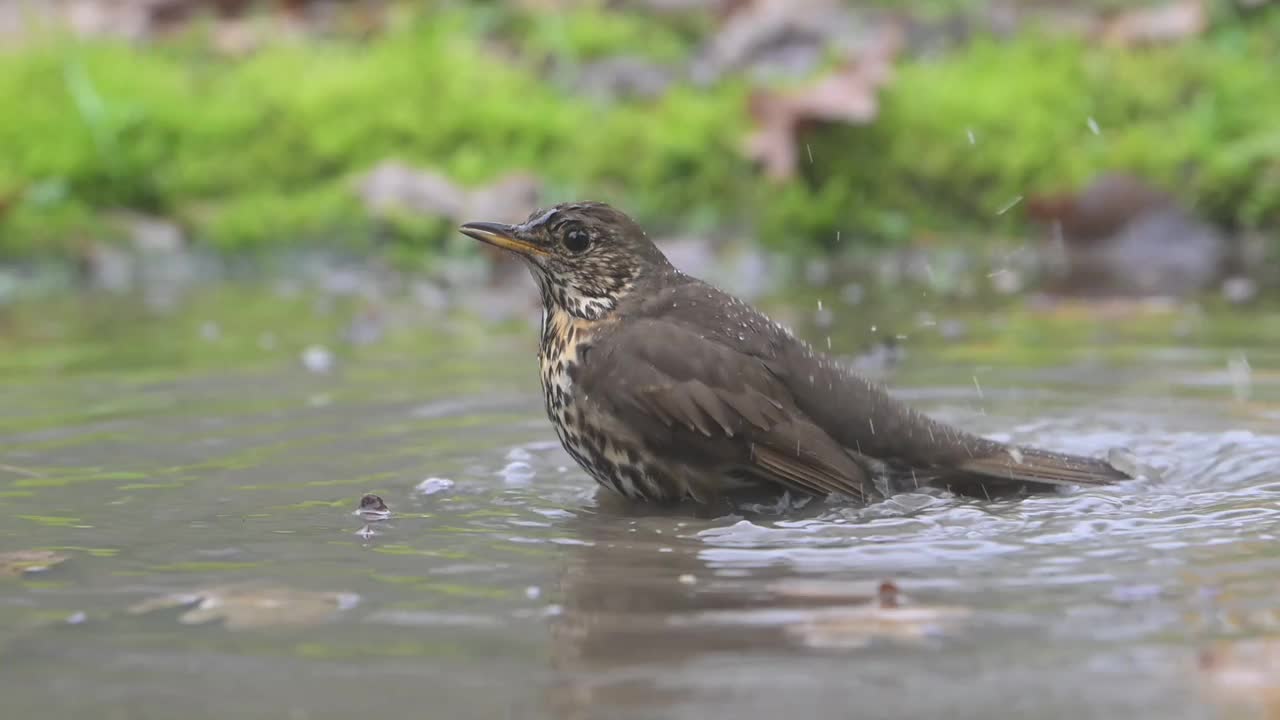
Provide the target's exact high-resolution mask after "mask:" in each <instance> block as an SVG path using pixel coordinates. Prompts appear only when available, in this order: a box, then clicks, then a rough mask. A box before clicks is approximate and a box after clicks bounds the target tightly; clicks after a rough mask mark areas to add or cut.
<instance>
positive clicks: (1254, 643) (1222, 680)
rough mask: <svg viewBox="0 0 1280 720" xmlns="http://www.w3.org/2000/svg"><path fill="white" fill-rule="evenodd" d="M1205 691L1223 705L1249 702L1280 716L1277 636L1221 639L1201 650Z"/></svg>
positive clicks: (1266, 713) (1269, 715)
mask: <svg viewBox="0 0 1280 720" xmlns="http://www.w3.org/2000/svg"><path fill="white" fill-rule="evenodd" d="M1199 670H1200V675H1201V679H1202V681H1203V682H1204V684H1205V686H1206V689H1207V691H1208V693H1209V694H1210V695H1211V696H1213V698H1214V699H1215V700H1217V701H1219V702H1221V703H1222V704H1224V705H1235V706H1251V707H1253V708H1255V709H1257V710H1260V711H1261V717H1266V718H1280V638H1261V639H1257V640H1241V641H1236V642H1224V643H1220V644H1218V645H1215V646H1212V647H1209V648H1205V649H1204V650H1202V651H1201V653H1200V663H1199Z"/></svg>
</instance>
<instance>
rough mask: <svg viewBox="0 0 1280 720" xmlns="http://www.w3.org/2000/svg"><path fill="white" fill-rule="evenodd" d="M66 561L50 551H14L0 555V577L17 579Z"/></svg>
mask: <svg viewBox="0 0 1280 720" xmlns="http://www.w3.org/2000/svg"><path fill="white" fill-rule="evenodd" d="M66 559H67V556H66V555H63V554H62V553H56V552H53V551H52V550H15V551H13V552H4V553H0V577H19V576H22V575H25V574H27V573H35V572H42V571H44V570H48V569H49V568H51V567H53V566H54V565H57V564H59V563H61V562H63V561H64V560H66Z"/></svg>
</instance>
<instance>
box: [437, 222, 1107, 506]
mask: <svg viewBox="0 0 1280 720" xmlns="http://www.w3.org/2000/svg"><path fill="white" fill-rule="evenodd" d="M461 231H462V232H463V233H464V234H466V235H468V236H470V237H472V238H475V239H477V240H480V241H482V242H485V243H489V244H491V245H496V246H498V247H500V248H504V249H506V250H509V251H511V252H514V253H515V254H516V255H518V256H519V257H520V258H521V259H522V260H524V262H525V263H526V264H527V265H528V267H529V269H530V271H531V272H532V273H533V277H534V279H535V280H536V281H537V283H538V286H539V288H540V290H541V294H542V304H543V310H544V314H543V321H542V340H541V348H540V351H539V353H538V356H539V361H540V364H541V370H542V391H543V396H544V399H545V402H546V410H547V415H548V417H549V418H550V419H551V422H552V424H553V425H554V426H555V428H556V433H557V434H558V435H559V436H560V442H561V443H562V444H563V445H564V448H565V450H567V451H568V452H569V454H570V455H572V456H573V458H574V459H575V460H576V461H577V462H578V463H579V464H580V465H581V466H582V467H583V468H584V469H585V470H586V471H587V472H588V473H589V474H590V475H591V476H592V477H593V478H595V480H596V481H597V482H599V483H600V484H601V485H603V486H605V487H607V488H609V489H611V490H614V491H616V492H618V493H620V494H622V495H624V496H626V497H628V498H632V499H636V500H648V501H655V502H676V501H682V500H693V501H696V502H699V503H713V502H718V501H720V500H721V499H725V498H727V497H730V496H731V495H733V494H735V491H738V490H745V489H750V488H754V489H757V490H758V489H768V490H775V491H777V492H778V494H781V492H782V491H792V492H796V493H801V494H806V495H816V496H827V495H844V496H849V497H851V498H854V499H858V500H870V499H875V498H877V497H879V496H882V495H884V494H888V493H892V492H895V491H896V490H897V489H902V488H904V487H911V486H912V485H914V486H917V487H918V486H920V485H923V484H931V485H940V486H947V487H950V488H952V489H953V490H955V491H957V492H963V493H966V494H974V495H977V496H979V497H981V496H983V495H991V494H995V493H997V492H1007V491H1010V490H1014V489H1020V488H1022V487H1029V488H1032V489H1035V488H1037V487H1038V488H1040V489H1043V488H1044V487H1045V486H1054V485H1103V484H1107V483H1110V482H1114V481H1118V480H1123V479H1127V478H1128V476H1127V475H1125V474H1124V473H1122V472H1119V471H1117V470H1116V469H1114V468H1112V467H1111V465H1109V464H1107V463H1105V462H1103V461H1101V460H1095V459H1090V458H1084V457H1076V456H1072V455H1064V454H1060V453H1054V452H1048V451H1045V450H1039V449H1035V448H1017V447H1013V446H1010V445H1006V444H1003V443H999V442H995V441H993V440H987V439H985V438H982V437H979V436H976V435H972V434H970V433H966V432H964V431H962V430H959V429H957V428H955V427H951V426H949V425H946V424H943V423H941V422H938V421H936V420H932V419H930V418H928V417H926V416H925V415H922V414H920V413H919V412H916V411H915V410H913V409H911V408H909V407H907V406H906V405H903V404H902V403H901V402H899V401H897V400H895V399H893V398H892V397H890V396H889V394H888V392H886V391H885V390H884V389H883V388H882V387H880V386H878V385H876V384H873V383H871V382H869V381H868V380H865V379H863V378H861V377H859V376H857V375H855V374H854V373H852V372H850V371H849V370H847V369H845V368H844V367H842V366H840V365H839V364H837V363H836V362H835V361H834V360H832V359H831V358H829V357H826V356H824V355H822V354H820V353H818V352H816V351H814V349H813V348H812V347H810V346H809V345H808V344H806V343H804V342H803V341H801V340H799V339H797V338H796V337H795V336H794V335H792V334H791V333H790V332H789V331H788V330H786V329H785V328H783V327H782V326H780V325H778V324H777V323H775V322H772V321H771V320H769V319H768V318H766V317H765V316H764V315H763V314H761V313H760V312H758V311H756V310H754V309H753V308H751V307H750V306H748V305H747V304H745V303H743V302H742V301H741V300H738V299H737V298H734V297H732V296H730V295H728V294H726V293H723V292H721V291H719V290H717V289H716V288H714V287H711V286H710V285H708V284H706V283H704V282H702V281H700V280H698V279H696V278H693V277H690V276H688V275H686V274H684V273H682V272H680V271H679V270H676V269H675V268H674V267H673V266H672V265H671V263H670V262H668V261H667V258H666V256H664V255H663V254H662V252H661V251H660V250H659V249H658V248H657V246H655V245H654V244H653V242H651V241H650V240H649V238H648V237H647V236H646V235H645V233H644V230H643V229H641V228H640V226H639V225H638V224H636V222H634V221H633V220H632V219H631V218H629V217H627V216H626V215H625V214H623V213H622V212H620V211H618V210H615V209H614V208H612V207H610V206H608V205H605V204H602V203H594V202H583V203H572V204H563V205H557V206H555V207H553V208H551V209H550V210H545V211H539V212H535V213H534V214H533V215H532V216H530V217H529V219H528V220H527V221H526V222H524V223H523V224H520V225H504V224H499V223H488V222H474V223H468V224H466V225H463V226H462V228H461Z"/></svg>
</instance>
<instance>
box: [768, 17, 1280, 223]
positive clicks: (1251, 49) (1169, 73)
mask: <svg viewBox="0 0 1280 720" xmlns="http://www.w3.org/2000/svg"><path fill="white" fill-rule="evenodd" d="M1273 16H1274V17H1272V18H1270V19H1271V20H1272V22H1271V23H1270V24H1269V26H1264V27H1260V28H1257V29H1255V30H1252V31H1250V32H1249V33H1243V31H1235V30H1231V29H1228V30H1226V31H1224V34H1223V35H1222V36H1211V37H1209V38H1207V39H1206V40H1205V41H1203V42H1200V43H1189V44H1185V45H1181V46H1178V47H1173V48H1162V49H1152V50H1147V51H1143V52H1126V51H1121V50H1112V49H1101V48H1096V47H1087V46H1084V45H1082V44H1080V43H1078V42H1074V41H1069V40H1061V39H1058V40H1051V39H1046V38H1039V37H1035V36H1025V37H1022V38H1019V39H1018V40H1017V41H1014V42H1008V43H1001V42H995V41H979V42H976V43H975V44H973V45H972V46H971V47H969V48H968V49H966V50H965V51H964V52H962V53H959V54H957V55H953V56H948V57H945V58H939V59H934V60H924V61H919V62H913V63H908V64H906V65H904V66H903V67H902V68H900V70H899V73H898V76H897V78H896V79H895V81H894V83H893V84H892V86H891V87H889V88H888V89H887V91H886V92H885V94H884V97H883V103H884V105H883V112H882V114H881V116H880V118H879V119H878V120H877V122H876V123H875V125H873V126H871V127H863V128H858V127H840V128H829V129H826V130H822V131H819V132H818V133H816V134H815V137H814V138H813V141H812V145H811V149H812V152H813V155H814V163H813V165H812V166H810V167H807V168H805V169H804V170H805V172H806V174H807V176H808V182H807V184H804V185H802V186H801V188H800V189H796V188H789V189H788V190H787V192H785V193H784V194H783V195H781V196H780V200H779V202H777V203H774V204H772V205H771V206H768V213H769V215H770V220H771V223H770V227H771V228H780V227H791V228H795V227H802V228H804V231H805V232H806V233H808V234H809V235H810V236H811V237H813V238H820V239H828V238H833V237H834V233H835V231H836V230H837V229H840V228H844V229H845V231H846V234H847V233H849V232H850V231H853V232H855V233H861V234H863V235H866V236H870V237H872V238H879V239H882V240H890V241H892V240H901V239H903V238H904V237H905V236H907V235H908V234H914V233H919V232H921V231H927V230H949V231H955V230H956V229H958V228H965V229H983V230H988V231H993V230H994V231H1013V230H1016V229H1017V226H1018V224H1019V223H1020V222H1021V221H1022V215H1021V213H1020V212H1017V211H1011V212H1006V213H1004V214H1001V212H1000V211H1001V210H1002V209H1005V208H1008V207H1009V206H1010V204H1012V203H1014V202H1015V201H1016V200H1017V199H1018V198H1019V197H1022V196H1025V195H1027V194H1030V193H1034V192H1045V191H1053V190H1061V189H1065V188H1068V187H1073V186H1078V185H1080V184H1082V183H1084V182H1086V181H1087V180H1088V179H1089V178H1090V177H1091V176H1092V175H1094V174H1095V173H1099V172H1103V171H1108V170H1123V171H1129V172H1134V173H1137V174H1139V175H1142V176H1145V177H1147V178H1150V179H1151V180H1152V181H1154V182H1157V183H1161V184H1163V185H1165V186H1167V187H1169V188H1171V189H1172V190H1174V191H1175V192H1177V193H1178V194H1179V195H1181V196H1182V197H1183V199H1184V200H1186V201H1187V202H1188V203H1190V204H1192V205H1195V206H1197V207H1198V208H1199V210H1200V211H1201V212H1204V213H1207V214H1208V215H1209V216H1210V217H1212V218H1213V219H1215V220H1217V221H1219V222H1223V223H1226V224H1231V225H1254V226H1257V225H1262V224H1264V223H1272V224H1274V223H1276V222H1277V221H1280V173H1278V172H1277V165H1276V164H1275V163H1276V161H1275V158H1276V157H1278V155H1277V150H1280V134H1278V133H1277V131H1276V129H1275V125H1274V123H1273V121H1272V120H1271V118H1273V117H1276V114H1277V113H1280V86H1277V85H1276V84H1275V83H1273V82H1271V81H1270V80H1268V78H1266V77H1264V76H1263V75H1262V74H1259V73H1257V72H1255V71H1254V70H1253V69H1254V68H1256V67H1259V66H1260V64H1261V65H1267V64H1269V63H1275V62H1276V61H1277V60H1280V42H1277V40H1276V37H1280V34H1277V33H1274V32H1272V33H1269V32H1268V30H1269V29H1276V30H1280V23H1277V22H1275V21H1276V20H1280V14H1273ZM1091 125H1093V126H1096V128H1097V132H1096V133H1095V132H1094V129H1093V127H1091ZM971 137H972V141H971V140H970V138H971ZM773 232H774V233H777V232H778V230H776V229H775V230H774V231H773Z"/></svg>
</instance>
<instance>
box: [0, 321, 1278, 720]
mask: <svg viewBox="0 0 1280 720" xmlns="http://www.w3.org/2000/svg"><path fill="white" fill-rule="evenodd" d="M296 302H298V303H301V305H295V306H293V307H292V308H291V309H290V308H289V307H287V303H286V309H285V310H279V311H278V312H277V313H276V314H266V315H259V316H256V317H252V318H248V317H243V316H240V315H237V314H234V313H229V312H225V311H223V312H220V311H219V310H218V309H217V306H216V305H211V306H202V307H199V308H198V310H199V312H195V311H193V313H192V315H191V316H190V317H188V316H187V315H186V314H184V315H183V316H181V317H177V318H171V319H169V320H165V321H163V322H160V321H139V324H140V325H142V326H143V327H139V328H137V329H135V330H133V331H126V330H121V329H120V328H119V327H116V328H115V329H113V330H112V332H104V331H102V330H101V329H100V328H99V329H97V330H94V331H93V332H89V331H87V330H85V329H83V328H82V329H76V328H74V327H72V328H69V329H68V328H67V327H65V326H64V327H62V328H61V330H59V329H58V327H57V326H56V323H54V320H53V319H50V318H47V317H46V318H44V319H43V320H41V321H40V322H34V321H32V320H30V318H27V319H23V320H20V321H18V322H16V323H11V327H14V326H16V327H18V328H23V330H22V332H25V333H28V334H34V335H35V336H37V337H38V338H39V339H38V341H32V340H30V338H28V340H29V341H28V342H26V343H25V344H23V345H22V346H21V348H20V349H21V352H17V350H14V352H11V353H10V354H9V355H7V356H6V358H5V359H3V360H0V364H3V366H4V367H5V368H6V372H5V373H4V374H3V375H0V517H2V518H3V519H2V520H0V557H5V555H4V554H5V553H12V552H15V551H24V552H28V553H31V552H34V553H36V554H25V555H17V554H14V555H10V556H9V557H13V558H19V560H21V559H22V558H26V559H27V560H31V559H32V558H36V559H37V560H40V561H41V562H37V563H35V564H34V565H32V564H31V563H29V562H28V563H26V564H25V565H19V564H18V562H19V560H15V561H14V562H12V563H9V564H8V565H5V564H4V563H5V562H6V561H3V560H0V569H9V570H11V572H4V571H0V668H3V671H2V672H0V694H2V695H3V697H4V698H5V707H6V717H7V716H9V715H10V714H12V716H14V717H58V718H64V717H80V716H89V715H92V716H93V717H105V718H148V717H174V716H182V717H195V718H204V717H207V718H226V717H237V718H281V717H291V718H292V717H298V718H338V717H351V716H352V715H354V714H376V715H380V716H389V717H405V716H423V717H447V718H507V717H512V718H541V717H546V718H656V717H662V718H719V717H725V718H728V717H733V718H766V717H767V718H776V717H779V716H781V715H784V714H789V715H791V716H794V717H859V718H863V717H869V718H875V717H974V718H978V717H981V718H993V717H1000V718H1004V717H1008V718H1013V717H1047V718H1056V717H1062V718H1067V717H1070V718H1080V717H1130V718H1139V717H1140V718H1193V717H1209V716H1211V715H1212V710H1211V708H1212V706H1211V705H1210V702H1211V701H1213V702H1217V701H1218V700H1220V699H1221V696H1222V695H1223V693H1224V692H1225V693H1226V695H1228V696H1231V698H1230V699H1233V700H1242V699H1243V700H1245V701H1248V700H1250V699H1253V698H1251V697H1250V693H1253V692H1255V690H1248V689H1247V687H1255V686H1258V685H1261V686H1262V688H1263V689H1262V690H1261V691H1256V692H1258V693H1260V696H1259V697H1260V698H1261V699H1258V702H1266V698H1267V697H1275V695H1274V684H1275V683H1276V682H1280V681H1277V679H1276V677H1275V676H1274V674H1273V675H1271V676H1270V680H1268V679H1267V676H1266V675H1265V674H1264V675H1262V676H1261V680H1259V679H1258V676H1257V673H1254V674H1252V675H1249V674H1247V673H1245V674H1242V671H1237V670H1236V669H1233V668H1237V666H1238V665H1239V663H1238V662H1236V661H1235V660H1234V659H1235V658H1240V657H1244V658H1258V657H1261V658H1264V659H1265V658H1267V657H1273V656H1274V652H1275V651H1274V649H1273V648H1272V649H1267V648H1268V647H1270V646H1268V645H1266V641H1265V638H1266V637H1267V636H1268V635H1270V634H1274V633H1276V631H1277V627H1278V626H1280V605H1277V601H1276V599H1275V598H1276V592H1275V590H1276V587H1275V578H1276V577H1277V574H1278V573H1280V556H1278V555H1277V553H1276V551H1275V548H1276V547H1277V545H1276V542H1275V541H1276V538H1275V537H1274V535H1275V533H1276V532H1277V528H1280V432H1278V431H1277V430H1276V428H1277V427H1278V426H1277V425H1276V420H1277V419H1278V418H1280V377H1278V376H1277V375H1276V373H1275V371H1274V368H1276V367H1277V365H1278V364H1277V362H1276V361H1277V359H1280V356H1277V355H1276V354H1275V351H1274V350H1273V349H1270V348H1274V347H1276V344H1275V343H1274V342H1273V341H1267V340H1265V339H1262V338H1259V339H1257V340H1256V346H1255V347H1245V348H1243V349H1241V348H1239V347H1236V348H1231V349H1222V350H1219V349H1215V348H1214V347H1212V346H1205V347H1201V348H1198V349H1192V350H1188V351H1180V352H1177V353H1173V352H1169V351H1167V350H1161V349H1160V348H1159V347H1150V348H1132V347H1131V348H1128V349H1127V350H1126V356H1125V357H1108V358H1105V359H1099V358H1097V357H1082V356H1080V355H1078V354H1075V355H1073V354H1066V355H1065V356H1064V357H1065V358H1066V359H1065V360H1063V361H1062V362H1059V363H1057V364H1053V365H1045V364H1042V363H1036V364H1032V363H1030V362H1024V360H1025V359H1024V358H1018V359H1015V360H1014V361H1011V362H1006V363H1003V364H1002V363H1001V362H1000V359H999V358H998V357H996V358H993V357H991V356H985V357H984V358H982V359H980V360H977V361H974V360H973V359H972V358H970V357H967V356H966V355H965V353H977V352H979V351H980V349H981V348H980V344H974V345H971V346H957V347H954V348H952V349H951V351H950V352H949V354H940V355H938V356H937V358H949V359H945V360H938V359H937V358H935V359H934V361H933V362H929V363H926V362H924V361H923V360H922V359H920V358H915V359H912V358H910V357H909V359H908V361H907V363H906V365H905V366H904V367H903V368H902V370H901V371H900V372H899V374H898V375H897V377H895V378H894V384H895V386H896V387H898V388H900V392H901V393H902V395H903V396H904V397H906V398H907V399H909V400H910V401H912V402H913V403H915V404H917V405H919V406H920V407H922V408H923V409H926V410H928V411H930V412H933V413H935V414H938V415H940V416H942V417H944V418H946V419H949V420H952V421H957V422H963V423H965V424H966V425H967V426H969V427H971V428H973V429H975V430H976V431H978V432H983V433H987V434H991V435H996V436H999V437H1001V438H1003V439H1014V440H1017V441H1020V442H1028V443H1035V444H1040V445H1046V446H1052V447H1055V448H1060V449H1063V450H1067V451H1072V452H1081V453H1086V454H1101V453H1105V452H1107V451H1108V450H1109V449H1111V448H1114V447H1117V446H1122V447H1126V448H1128V449H1129V450H1131V451H1132V452H1133V453H1134V454H1135V455H1136V456H1137V457H1138V458H1140V459H1141V462H1142V463H1143V464H1144V465H1145V466H1147V467H1149V468H1151V470H1152V472H1151V477H1149V478H1146V479H1142V480H1137V481H1134V482H1132V483H1128V484H1126V485H1124V486H1119V487H1113V488H1106V489H1098V490H1089V491H1075V492H1064V493H1060V494H1054V495H1045V496H1038V497H1033V498H1027V499H1023V500H1020V501H1012V500H1007V501H1006V500H1002V501H994V502H990V501H975V500H972V499H960V498H955V497H952V496H949V495H947V494H945V493H942V492H932V491H931V492H921V493H915V494H909V495H902V496H898V497H895V498H892V499H890V500H888V501H886V502H883V503H880V504H877V505H875V506H872V507H867V508H859V507H850V506H838V505H828V504H820V503H812V504H810V505H806V506H804V507H802V508H798V509H794V510H792V511H790V512H786V513H781V514H779V513H776V512H775V513H769V512H763V513H761V512H757V513H747V512H743V513H742V514H739V515H734V516H727V517H700V516H698V515H697V514H694V513H690V512H686V511H666V512H659V511H655V510H652V509H645V508H635V507H632V506H627V505H623V504H620V503H618V502H616V501H613V500H612V499H611V498H610V497H609V496H597V495H596V492H595V490H594V487H593V486H592V485H591V483H590V481H589V480H588V479H587V478H586V476H585V475H584V474H583V473H582V472H581V471H580V470H578V469H577V468H576V467H575V466H573V465H572V463H571V461H570V460H569V458H568V457H567V455H565V453H564V452H563V451H562V450H560V448H559V447H558V445H556V443H555V442H554V441H553V440H552V438H553V436H552V433H551V432H550V429H549V427H548V426H547V424H546V422H545V419H544V418H543V416H542V410H541V408H540V405H539V403H540V400H539V395H538V391H537V388H536V386H535V383H536V369H535V367H534V362H533V359H532V344H533V339H532V336H530V335H529V334H528V333H527V332H526V331H524V329H523V328H522V329H521V332H516V333H506V332H503V333H497V332H495V331H493V330H489V329H478V328H475V327H470V326H468V325H466V324H465V323H461V324H457V325H441V324H433V325H430V326H426V327H416V328H414V329H413V331H412V332H410V333H403V334H396V333H394V332H393V333H390V334H389V335H388V336H387V337H386V338H385V339H384V340H382V341H380V342H377V343H372V344H368V345H361V346H359V347H346V346H342V345H339V344H334V343H333V342H332V337H333V334H332V331H333V328H335V327H340V326H341V325H342V324H343V322H344V321H343V319H342V318H341V317H334V318H331V319H330V320H328V321H324V322H319V321H316V320H314V315H313V314H310V313H309V312H304V311H303V310H302V308H303V307H305V303H304V302H303V301H301V300H299V301H296ZM286 310H287V312H286ZM76 317H82V316H81V315H79V314H77V315H76ZM113 317H115V316H113ZM42 323H43V324H42ZM208 323H214V324H216V326H217V327H218V329H219V330H218V332H217V333H216V334H211V333H207V332H206V329H207V327H208ZM131 332H132V334H130V333H131ZM267 332H270V333H271V336H272V338H273V340H272V342H271V343H263V342H262V338H263V337H264V333H267ZM59 333H61V334H59ZM112 333H115V334H114V335H113V334H112ZM193 337H197V338H203V339H202V340H200V342H197V343H192V342H191V338H193ZM842 344H844V345H845V347H846V348H848V347H849V344H848V341H847V340H842V339H841V338H836V341H835V345H836V347H837V348H839V347H840V346H841V345H842ZM315 345H320V346H326V347H329V348H330V350H331V352H332V357H331V358H330V360H331V362H330V363H329V364H327V366H326V369H325V372H311V371H308V370H307V366H306V364H305V363H304V361H303V357H304V352H305V351H306V349H307V348H309V347H312V346H315ZM144 346H145V348H144ZM18 347H19V346H17V345H13V346H10V349H11V350H13V349H14V348H18ZM193 348H194V349H193ZM1243 351H1247V356H1248V359H1249V368H1250V369H1249V375H1248V380H1249V382H1248V388H1247V393H1242V392H1241V391H1240V379H1239V374H1240V364H1239V363H1238V362H1236V363H1235V364H1234V365H1232V364H1231V362H1230V358H1232V357H1235V353H1239V352H1243ZM55 369H56V371H55ZM975 379H977V381H976V382H975ZM975 385H976V386H978V387H980V388H981V395H980V396H979V394H978V392H977V391H976V390H975ZM368 493H372V494H376V495H377V496H378V498H380V499H381V500H384V501H385V503H386V505H387V506H389V511H390V515H389V516H385V515H383V514H381V513H380V512H379V514H378V515H377V516H376V517H373V516H371V515H370V514H369V513H368V512H366V513H364V514H360V513H357V512H356V511H357V510H358V508H359V507H360V506H361V502H362V497H364V496H365V495H366V494H368ZM365 502H366V505H372V501H371V500H366V501H365ZM366 509H367V508H366ZM378 509H379V510H380V508H378ZM53 557H57V558H59V559H61V558H65V559H62V560H61V562H59V563H53V562H46V560H47V559H49V558H53ZM23 562H25V561H23ZM886 581H889V582H891V583H892V586H893V587H895V588H898V589H900V590H901V596H900V597H899V596H898V595H894V598H895V599H894V600H893V601H892V602H888V603H886V602H885V600H884V598H883V597H882V595H881V593H882V591H883V588H882V585H883V584H884V583H885V582H886ZM1258 638H1264V640H1258ZM1245 641H1247V643H1245ZM1248 643H1252V644H1248ZM1258 643H1262V644H1261V645H1259V644H1258ZM1259 648H1261V649H1259ZM1233 662H1236V664H1235V665H1233V664H1232V663H1233ZM1250 662H1252V661H1250ZM1246 664H1247V663H1246ZM1242 678H1243V679H1242ZM1268 682H1270V683H1271V684H1272V685H1271V686H1270V687H1271V690H1267V689H1266V688H1267V687H1268V685H1267V683H1268ZM1250 683H1252V685H1250ZM1206 685H1208V686H1211V687H1207V688H1206ZM1242 687H1245V688H1246V689H1244V690H1242V689H1240V688H1242ZM1224 688H1226V689H1225V691H1224ZM1206 689H1207V690H1208V691H1206ZM1267 692H1270V693H1272V694H1271V695H1270V696H1268V695H1266V693H1267ZM1242 696H1244V697H1242Z"/></svg>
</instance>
